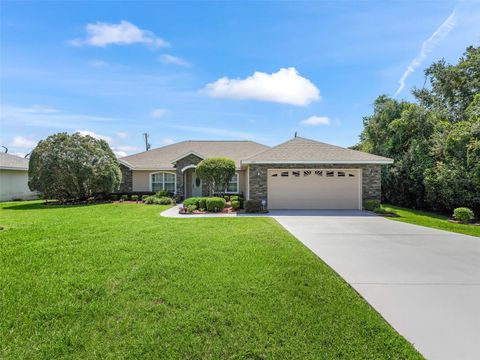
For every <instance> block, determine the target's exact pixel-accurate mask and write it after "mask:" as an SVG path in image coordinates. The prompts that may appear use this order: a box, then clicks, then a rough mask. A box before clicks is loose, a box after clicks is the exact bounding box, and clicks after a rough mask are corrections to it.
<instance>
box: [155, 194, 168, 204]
mask: <svg viewBox="0 0 480 360" xmlns="http://www.w3.org/2000/svg"><path fill="white" fill-rule="evenodd" d="M155 203H156V204H158V205H172V198H169V197H166V196H163V197H157V198H156V202H155Z"/></svg>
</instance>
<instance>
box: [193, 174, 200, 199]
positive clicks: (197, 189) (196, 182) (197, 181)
mask: <svg viewBox="0 0 480 360" xmlns="http://www.w3.org/2000/svg"><path fill="white" fill-rule="evenodd" d="M192 196H202V180H200V178H199V177H197V174H195V171H193V172H192Z"/></svg>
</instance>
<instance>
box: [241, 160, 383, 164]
mask: <svg viewBox="0 0 480 360" xmlns="http://www.w3.org/2000/svg"><path fill="white" fill-rule="evenodd" d="M253 164H259V165H262V164H265V165H270V164H272V165H273V164H382V165H387V164H393V160H392V159H385V160H245V161H242V165H253Z"/></svg>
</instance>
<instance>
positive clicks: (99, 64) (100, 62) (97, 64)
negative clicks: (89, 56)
mask: <svg viewBox="0 0 480 360" xmlns="http://www.w3.org/2000/svg"><path fill="white" fill-rule="evenodd" d="M87 64H88V66H91V67H96V68H102V67H107V66H108V65H109V64H108V63H107V62H106V61H103V60H90V61H89V62H87Z"/></svg>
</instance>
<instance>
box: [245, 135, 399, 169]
mask: <svg viewBox="0 0 480 360" xmlns="http://www.w3.org/2000/svg"><path fill="white" fill-rule="evenodd" d="M392 162H393V160H392V159H389V158H386V157H383V156H378V155H373V154H369V153H365V152H362V151H356V150H351V149H346V148H342V147H340V146H335V145H330V144H325V143H322V142H319V141H315V140H310V139H305V138H302V137H295V138H293V139H291V140H289V141H287V142H284V143H282V144H280V145H277V146H275V147H273V148H270V149H268V150H265V151H263V152H261V153H258V154H256V155H253V156H251V157H249V158H245V159H244V160H243V161H242V163H243V164H255V163H258V164H262V163H263V164H270V163H325V164H326V163H337V164H339V163H345V164H349V163H350V164H355V163H357V164H358V163H373V164H375V163H377V164H390V163H392Z"/></svg>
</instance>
